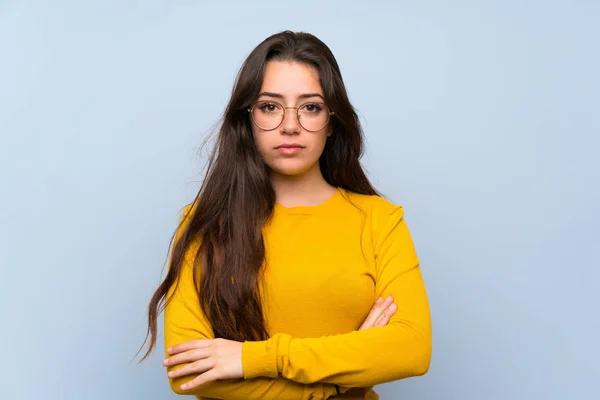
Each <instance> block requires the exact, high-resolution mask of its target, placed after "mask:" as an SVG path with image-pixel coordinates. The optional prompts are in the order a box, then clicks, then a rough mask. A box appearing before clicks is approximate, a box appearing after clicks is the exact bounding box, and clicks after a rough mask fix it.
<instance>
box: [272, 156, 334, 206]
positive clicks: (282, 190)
mask: <svg viewBox="0 0 600 400" xmlns="http://www.w3.org/2000/svg"><path fill="white" fill-rule="evenodd" d="M271 184H272V185H273V189H274V190H275V197H276V199H277V202H278V203H280V204H282V205H283V206H285V207H294V206H313V205H318V204H321V203H323V202H324V201H326V200H327V199H328V198H329V197H331V196H332V195H333V193H334V192H335V190H336V188H335V187H333V186H331V185H330V184H328V183H327V181H325V178H323V175H322V174H321V169H320V168H319V164H318V163H317V164H315V165H314V166H313V167H312V168H311V169H309V170H308V171H306V172H304V173H302V174H299V175H284V174H279V173H276V172H274V171H272V172H271Z"/></svg>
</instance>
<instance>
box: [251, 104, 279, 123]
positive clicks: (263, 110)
mask: <svg viewBox="0 0 600 400" xmlns="http://www.w3.org/2000/svg"><path fill="white" fill-rule="evenodd" d="M252 119H253V120H254V123H255V124H256V125H258V127H259V128H261V129H265V130H270V129H275V128H277V127H278V126H279V124H281V121H282V120H283V106H282V105H281V104H279V103H275V102H273V101H260V102H258V103H256V104H255V105H254V107H253V108H252Z"/></svg>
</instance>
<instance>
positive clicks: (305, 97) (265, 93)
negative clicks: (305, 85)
mask: <svg viewBox="0 0 600 400" xmlns="http://www.w3.org/2000/svg"><path fill="white" fill-rule="evenodd" d="M261 96H268V97H275V98H277V99H283V95H282V94H280V93H272V92H262V93H260V94H259V95H258V97H261ZM310 97H320V98H321V99H323V101H325V98H324V97H323V95H321V94H319V93H303V94H301V95H300V96H298V98H300V99H308V98H310Z"/></svg>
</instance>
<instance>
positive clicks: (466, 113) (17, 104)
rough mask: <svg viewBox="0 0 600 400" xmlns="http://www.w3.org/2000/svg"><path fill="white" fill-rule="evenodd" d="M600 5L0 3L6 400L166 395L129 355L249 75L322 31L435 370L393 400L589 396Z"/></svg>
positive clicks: (598, 216)
mask: <svg viewBox="0 0 600 400" xmlns="http://www.w3.org/2000/svg"><path fill="white" fill-rule="evenodd" d="M599 19H600V3H599V2H594V1H591V0H590V1H583V0H582V1H570V2H568V1H562V2H559V1H504V2H492V1H462V0H457V1H452V2H444V1H439V0H438V1H423V0H421V1H405V2H391V1H389V2H383V1H380V2H370V3H369V5H367V4H366V2H352V1H344V2H341V1H339V2H317V1H313V2H293V3H285V2H281V1H274V2H273V1H272V2H262V1H256V2H225V3H224V4H220V5H217V4H215V2H212V3H210V4H209V5H205V4H203V2H200V1H191V0H178V1H166V0H164V1H158V0H152V1H150V0H146V1H128V2H124V1H115V0H111V1H107V0H103V1H85V2H84V1H74V0H73V1H65V0H57V1H54V2H44V1H16V0H15V1H10V0H9V1H6V0H4V1H0V184H1V187H2V196H1V197H0V268H1V272H2V278H1V279H0V300H1V301H0V321H2V328H1V329H0V343H2V348H3V351H2V353H3V356H4V362H3V363H2V366H0V398H2V399H39V398H44V399H61V400H63V399H83V398H85V399H89V400H95V399H98V400H99V399H144V400H150V399H167V398H172V399H174V398H176V396H175V395H173V394H171V393H170V390H169V387H168V384H167V380H166V378H165V376H164V372H163V369H162V367H161V366H160V359H161V357H160V354H159V357H153V358H152V359H151V360H150V362H147V363H144V364H142V365H141V366H137V365H136V364H135V362H132V361H131V359H132V357H133V355H134V354H135V352H136V350H137V348H138V346H139V345H140V344H141V341H142V339H143V337H144V334H145V307H146V304H147V301H148V299H149V297H150V295H151V294H152V292H153V289H154V288H155V286H156V285H157V284H158V282H159V279H160V277H161V272H162V268H163V265H164V262H165V260H166V256H167V253H166V252H167V246H168V241H169V239H170V235H171V233H172V231H173V229H174V227H175V225H176V223H177V217H178V214H179V211H180V209H181V208H182V207H183V206H184V205H185V204H186V203H187V202H188V201H190V200H191V198H192V197H193V195H194V193H195V191H196V190H197V187H198V182H199V181H200V180H201V178H202V176H201V174H200V173H199V170H200V167H201V166H202V160H203V158H202V157H203V156H204V155H205V152H200V153H199V152H198V148H199V146H200V145H201V144H202V140H203V139H204V138H205V135H206V133H207V132H208V131H209V130H210V128H211V126H212V125H213V124H214V123H215V122H216V121H217V119H218V118H219V116H220V113H221V112H222V110H223V107H224V105H225V103H226V101H227V99H228V96H229V93H230V90H231V86H232V83H233V79H234V77H235V74H236V72H237V69H238V68H239V66H240V64H241V62H242V61H243V60H244V58H245V57H246V56H247V54H248V53H249V52H250V51H251V49H252V48H253V47H254V46H255V45H257V44H258V43H259V42H260V41H261V40H263V39H264V38H265V37H266V36H268V35H270V34H272V33H275V32H277V31H280V30H283V29H292V30H304V31H308V32H312V33H314V34H316V35H317V36H319V37H320V38H322V39H323V40H324V41H325V42H326V43H327V44H328V45H329V46H330V47H331V49H332V50H333V52H334V53H335V55H336V57H337V58H338V61H339V63H340V65H341V68H342V72H343V74H344V78H345V80H346V84H347V86H348V90H349V93H350V96H351V100H352V101H353V103H354V104H355V106H356V107H357V108H358V110H359V112H360V116H361V118H362V120H363V122H364V128H365V132H366V136H367V139H368V143H367V145H368V148H367V154H366V156H365V159H364V161H365V164H366V166H367V168H368V170H369V172H370V175H371V176H372V178H373V180H374V181H375V183H376V184H377V185H378V187H379V188H380V189H381V190H382V191H383V192H384V193H385V194H387V195H388V196H389V197H390V198H391V199H392V200H394V201H395V202H397V203H400V204H402V205H403V206H404V207H405V208H406V213H407V214H406V216H407V220H408V222H409V225H410V227H411V230H412V232H413V236H414V239H415V242H416V245H417V248H418V250H419V255H420V257H421V258H422V268H423V273H424V275H425V278H426V281H427V286H428V291H429V295H430V299H431V308H432V314H433V321H434V356H433V360H432V365H431V369H430V371H429V373H428V374H427V375H426V376H425V377H422V378H418V379H409V380H405V381H401V382H395V383H391V384H386V385H382V386H380V387H379V392H380V393H381V397H382V399H415V400H416V399H436V400H437V399H442V398H443V399H447V400H450V399H452V400H453V399H456V400H459V399H460V400H466V399H473V400H480V399H485V400H490V399H527V400H529V399H597V398H600V390H599V389H598V383H599V381H598V377H599V376H600V371H599V368H598V366H597V365H598V364H597V360H598V357H599V356H600V354H599V347H600V346H599V345H598V339H599V338H600V332H599V331H600V329H599V322H598V320H599V318H598V310H597V308H598V305H599V304H600V301H599V300H600V295H599V288H600V285H599V284H598V282H599V280H600V274H599V272H598V270H599V269H600V268H599V267H600V256H599V251H598V241H599V237H600V235H599V233H598V231H599V228H600V205H599V204H600V196H599V194H600V189H599V182H600V176H599V175H600V161H599V158H600V157H599V156H598V148H599V145H600V139H599V134H600V122H599V110H600V101H599V100H600V99H599V92H600V80H599V79H598V71H600V56H599V54H600V52H599V51H598V48H599V45H598V39H599V38H600V28H599V25H598V20H599Z"/></svg>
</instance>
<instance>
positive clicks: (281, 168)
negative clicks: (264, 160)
mask: <svg viewBox="0 0 600 400" xmlns="http://www.w3.org/2000/svg"><path fill="white" fill-rule="evenodd" d="M311 167H312V165H299V164H298V163H287V162H286V163H277V164H276V165H269V168H270V169H271V171H273V172H275V173H276V174H279V175H285V176H298V175H302V174H304V173H306V172H307V171H308V170H310V169H311Z"/></svg>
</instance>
